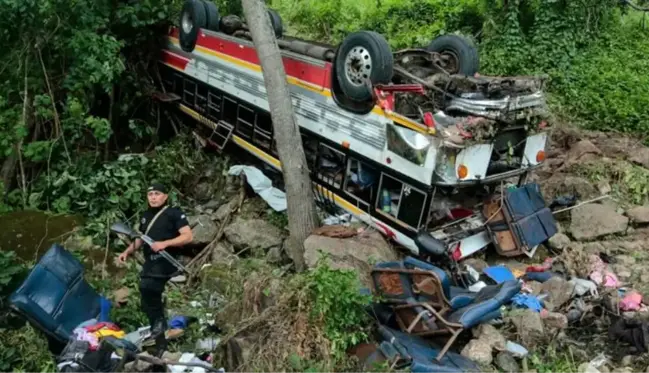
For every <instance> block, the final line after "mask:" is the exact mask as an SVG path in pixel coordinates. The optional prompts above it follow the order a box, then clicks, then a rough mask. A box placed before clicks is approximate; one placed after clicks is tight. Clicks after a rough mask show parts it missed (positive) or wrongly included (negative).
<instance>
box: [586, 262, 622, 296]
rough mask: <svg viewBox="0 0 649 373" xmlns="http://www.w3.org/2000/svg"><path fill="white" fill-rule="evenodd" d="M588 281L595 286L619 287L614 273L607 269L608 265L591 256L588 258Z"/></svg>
mask: <svg viewBox="0 0 649 373" xmlns="http://www.w3.org/2000/svg"><path fill="white" fill-rule="evenodd" d="M590 263H591V264H590V270H591V273H590V279H591V280H593V282H594V283H596V284H597V285H603V286H606V287H607V288H618V287H620V281H619V280H618V279H617V276H616V275H615V273H613V272H611V271H610V270H609V269H608V265H606V263H604V261H602V259H601V258H600V257H599V256H597V255H595V254H593V255H591V256H590Z"/></svg>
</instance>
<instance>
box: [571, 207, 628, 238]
mask: <svg viewBox="0 0 649 373" xmlns="http://www.w3.org/2000/svg"><path fill="white" fill-rule="evenodd" d="M628 225H629V218H627V217H626V216H623V215H620V214H618V213H617V211H615V209H614V208H613V207H612V206H607V205H598V204H588V205H583V206H580V207H578V208H576V209H574V210H572V216H571V223H570V232H571V233H572V236H573V237H574V238H575V239H577V240H581V241H586V240H592V239H595V238H597V237H601V236H606V235H609V234H616V233H622V232H624V231H626V229H627V227H628Z"/></svg>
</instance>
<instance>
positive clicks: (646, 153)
mask: <svg viewBox="0 0 649 373" xmlns="http://www.w3.org/2000/svg"><path fill="white" fill-rule="evenodd" d="M629 161H631V162H633V163H635V164H638V165H640V166H642V167H644V168H649V148H647V147H644V146H643V147H641V148H639V149H636V150H635V151H634V152H633V154H632V155H631V156H630V157H629Z"/></svg>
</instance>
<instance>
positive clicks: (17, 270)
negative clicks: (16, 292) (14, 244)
mask: <svg viewBox="0 0 649 373" xmlns="http://www.w3.org/2000/svg"><path fill="white" fill-rule="evenodd" d="M25 273H26V268H25V266H24V265H23V264H22V263H21V262H19V261H18V260H17V258H16V253H15V252H13V251H0V297H4V296H7V295H8V294H9V293H10V292H11V291H12V290H13V289H14V288H15V287H16V283H17V282H18V281H20V280H22V278H23V277H24V275H25Z"/></svg>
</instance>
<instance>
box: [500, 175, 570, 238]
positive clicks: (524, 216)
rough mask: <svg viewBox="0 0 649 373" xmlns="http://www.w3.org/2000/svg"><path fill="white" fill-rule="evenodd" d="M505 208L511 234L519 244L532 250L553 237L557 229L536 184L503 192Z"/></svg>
mask: <svg viewBox="0 0 649 373" xmlns="http://www.w3.org/2000/svg"><path fill="white" fill-rule="evenodd" d="M504 199H505V201H504V202H505V203H504V205H505V208H506V209H507V212H508V213H509V215H510V217H511V219H512V228H513V230H514V232H513V233H515V234H516V236H517V237H518V238H519V239H520V240H521V241H522V242H521V244H523V245H526V246H527V247H529V248H532V247H534V246H536V245H539V244H541V243H543V242H545V241H547V240H548V239H549V238H550V237H552V236H554V235H555V234H556V233H557V231H558V229H557V225H556V220H555V219H554V215H553V214H552V211H551V210H550V208H548V207H547V206H546V205H545V200H544V199H543V195H542V194H541V188H540V187H539V185H538V184H536V183H530V184H526V185H524V186H522V187H520V188H515V189H511V190H507V191H506V192H505V198H504Z"/></svg>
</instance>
